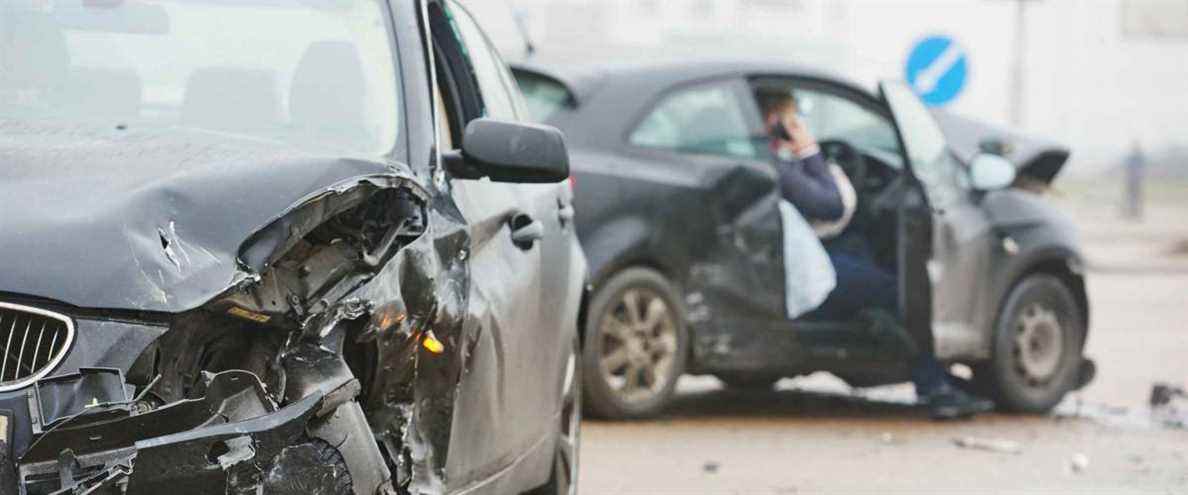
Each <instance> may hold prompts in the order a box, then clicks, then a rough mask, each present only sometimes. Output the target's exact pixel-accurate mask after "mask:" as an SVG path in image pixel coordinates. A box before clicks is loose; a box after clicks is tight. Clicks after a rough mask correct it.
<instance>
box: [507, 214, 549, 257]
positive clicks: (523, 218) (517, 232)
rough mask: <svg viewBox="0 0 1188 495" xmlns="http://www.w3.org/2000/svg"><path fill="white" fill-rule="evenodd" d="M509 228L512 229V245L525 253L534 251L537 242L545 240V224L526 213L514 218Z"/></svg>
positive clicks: (509, 223)
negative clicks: (533, 247) (530, 250)
mask: <svg viewBox="0 0 1188 495" xmlns="http://www.w3.org/2000/svg"><path fill="white" fill-rule="evenodd" d="M508 226H510V227H511V239H512V244H515V245H516V247H518V248H520V249H522V250H524V251H527V250H529V249H532V246H533V245H535V244H536V241H539V240H541V239H544V224H543V223H540V222H539V221H536V220H533V219H532V217H531V216H529V215H528V214H526V213H519V214H516V215H515V216H512V218H511V220H509V221H508Z"/></svg>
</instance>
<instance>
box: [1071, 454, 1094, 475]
mask: <svg viewBox="0 0 1188 495" xmlns="http://www.w3.org/2000/svg"><path fill="white" fill-rule="evenodd" d="M1068 468H1069V469H1070V470H1071V471H1072V472H1073V473H1074V474H1081V473H1084V472H1085V470H1087V469H1089V456H1087V455H1085V454H1081V453H1078V454H1076V455H1074V456H1072V459H1069V461H1068Z"/></svg>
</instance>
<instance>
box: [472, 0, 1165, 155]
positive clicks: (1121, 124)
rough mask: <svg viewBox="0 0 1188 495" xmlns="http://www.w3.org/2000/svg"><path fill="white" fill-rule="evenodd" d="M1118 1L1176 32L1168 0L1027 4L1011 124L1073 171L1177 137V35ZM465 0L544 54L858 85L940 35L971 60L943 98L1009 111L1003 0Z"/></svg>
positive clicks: (509, 46)
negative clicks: (720, 61) (523, 28)
mask: <svg viewBox="0 0 1188 495" xmlns="http://www.w3.org/2000/svg"><path fill="white" fill-rule="evenodd" d="M505 1H506V3H504V2H505ZM1124 1H1127V2H1136V3H1140V4H1143V5H1145V6H1147V8H1152V7H1150V6H1154V7H1153V8H1155V9H1156V12H1154V13H1149V14H1148V16H1147V17H1148V18H1160V19H1164V21H1163V22H1161V23H1160V25H1159V27H1158V30H1159V31H1160V32H1162V33H1164V34H1167V33H1169V32H1171V33H1172V34H1175V33H1176V32H1177V31H1176V30H1175V29H1169V27H1168V26H1172V27H1174V26H1178V25H1183V26H1184V27H1185V28H1188V18H1184V19H1182V20H1181V21H1176V19H1178V18H1179V17H1177V16H1180V17H1183V16H1184V15H1185V14H1184V12H1182V11H1184V9H1180V8H1173V7H1179V3H1175V2H1171V0H1160V1H1155V0H1141V1H1140V0H1037V1H1031V2H1028V7H1027V19H1028V22H1027V24H1026V34H1027V38H1028V46H1029V50H1028V51H1027V56H1026V69H1027V70H1026V79H1025V91H1024V98H1023V101H1024V108H1023V122H1022V125H1023V128H1024V129H1025V130H1028V131H1030V132H1035V133H1039V134H1043V135H1047V136H1050V137H1053V138H1056V139H1059V140H1062V141H1064V142H1066V143H1068V144H1070V145H1071V146H1072V147H1073V148H1074V152H1075V154H1074V157H1075V158H1074V159H1075V166H1074V167H1073V171H1079V172H1081V173H1092V172H1095V171H1099V170H1102V169H1104V168H1106V167H1109V166H1112V165H1114V164H1115V163H1117V161H1118V160H1119V158H1120V156H1121V155H1122V154H1124V153H1125V151H1126V150H1128V149H1129V148H1130V146H1131V143H1132V142H1133V141H1134V140H1136V139H1138V140H1141V142H1142V143H1143V145H1144V147H1145V148H1146V149H1148V150H1152V151H1156V152H1157V151H1158V150H1160V149H1163V148H1167V147H1171V146H1176V145H1179V146H1185V145H1188V132H1186V131H1188V38H1185V37H1176V36H1174V35H1173V36H1162V37H1159V38H1146V39H1141V38H1135V37H1133V36H1129V37H1128V36H1124V35H1123V20H1122V14H1123V12H1124V11H1123V8H1122V2H1124ZM469 3H470V4H472V5H476V4H482V5H483V9H490V8H494V7H496V6H498V7H501V8H504V6H506V5H507V4H513V5H514V6H515V8H516V9H518V10H519V11H520V12H522V13H523V14H524V15H525V17H526V18H527V19H528V22H529V25H530V26H531V31H532V32H533V35H534V37H536V38H537V42H538V45H539V46H540V49H541V53H542V55H544V56H548V57H550V58H563V59H565V58H570V59H582V60H591V59H593V60H595V61H597V60H606V61H613V60H616V59H625V58H638V57H656V56H659V57H665V58H671V57H680V56H714V55H719V56H720V55H741V54H752V55H759V56H783V57H787V58H789V59H792V60H796V61H799V62H803V63H809V64H813V65H819V66H822V67H825V68H827V69H830V70H832V71H834V72H839V73H842V74H845V75H848V76H850V77H854V78H857V79H858V80H859V81H861V82H864V83H867V84H874V82H875V81H877V80H878V79H881V78H902V77H903V71H904V69H903V64H904V61H905V60H906V58H907V54H908V52H909V51H910V49H911V46H912V44H913V42H915V41H916V40H917V39H919V38H921V37H923V36H926V35H930V34H947V35H950V36H952V37H954V38H955V39H956V40H958V42H959V43H961V44H962V45H963V46H964V47H965V48H966V49H967V51H968V53H969V61H970V80H969V85H968V87H967V89H966V91H965V92H964V93H963V95H962V96H961V97H960V98H959V99H958V100H956V101H955V102H954V103H953V104H952V105H951V108H952V109H953V110H955V111H957V112H959V113H964V114H968V115H971V116H976V117H979V118H983V119H987V120H991V121H994V122H998V123H1003V124H1006V123H1008V122H1007V121H1008V119H1009V110H1008V109H1009V95H1010V91H1009V88H1010V77H1009V74H1010V71H1009V69H1010V67H1011V54H1012V53H1013V39H1014V26H1015V24H1014V20H1015V8H1016V7H1015V4H1014V2H1011V1H1006V0H469ZM1180 3H1182V2H1180ZM1161 6H1162V7H1161ZM475 8H476V9H477V8H478V7H475ZM1161 8H1162V9H1164V10H1160V9H1161ZM1132 13H1133V11H1132ZM487 17H490V18H493V17H494V14H491V15H490V16H487ZM1168 19H1171V20H1168ZM505 24H506V23H505ZM1133 24H1134V23H1133V22H1132V25H1133ZM504 31H506V30H504ZM1185 32H1188V29H1186V30H1185ZM506 34H507V33H506V32H505V33H504V35H503V36H497V38H500V41H501V45H503V46H504V47H505V48H504V49H505V51H507V50H515V51H518V50H519V49H518V47H519V45H518V41H517V40H515V39H514V36H511V37H508V36H506Z"/></svg>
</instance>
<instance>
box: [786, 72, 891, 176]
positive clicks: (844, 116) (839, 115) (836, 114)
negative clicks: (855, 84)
mask: <svg viewBox="0 0 1188 495" xmlns="http://www.w3.org/2000/svg"><path fill="white" fill-rule="evenodd" d="M795 95H796V102H797V109H798V110H799V111H800V113H801V117H802V118H803V119H804V123H805V125H807V126H808V128H809V130H810V131H812V133H813V135H814V136H816V137H817V139H818V140H821V141H824V140H829V139H837V140H842V141H845V142H847V143H849V144H850V145H852V146H855V147H858V148H860V149H862V150H863V151H868V152H874V153H872V154H875V155H877V156H878V157H879V158H886V159H887V160H888V161H889V163H887V164H888V165H891V166H893V167H902V166H903V162H902V159H900V156H901V154H900V150H899V141H898V139H896V137H895V126H894V125H893V124H892V123H891V121H890V120H888V119H887V118H886V117H884V116H882V115H879V114H878V113H876V112H874V111H873V110H870V109H868V108H866V107H863V106H862V105H859V104H858V103H857V102H855V101H853V100H850V99H848V98H845V97H843V96H840V95H837V94H834V93H830V92H825V91H819V90H812V89H798V90H796V91H795Z"/></svg>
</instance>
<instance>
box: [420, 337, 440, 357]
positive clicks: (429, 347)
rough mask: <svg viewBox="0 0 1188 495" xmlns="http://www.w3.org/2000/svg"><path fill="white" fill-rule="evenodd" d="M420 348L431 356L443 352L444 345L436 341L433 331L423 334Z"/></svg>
mask: <svg viewBox="0 0 1188 495" xmlns="http://www.w3.org/2000/svg"><path fill="white" fill-rule="evenodd" d="M421 346H422V347H424V348H425V350H426V351H429V352H431V353H433V354H441V353H443V352H445V344H443V343H441V341H440V340H437V337H436V336H434V335H433V331H429V332H425V338H424V339H423V340H421Z"/></svg>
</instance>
